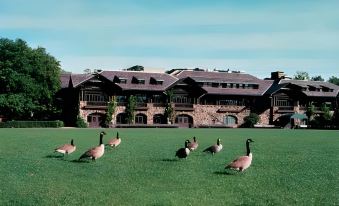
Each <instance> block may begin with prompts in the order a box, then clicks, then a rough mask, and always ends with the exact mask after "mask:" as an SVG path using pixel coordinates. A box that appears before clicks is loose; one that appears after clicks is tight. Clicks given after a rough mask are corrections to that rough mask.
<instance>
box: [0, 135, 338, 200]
mask: <svg viewBox="0 0 339 206" xmlns="http://www.w3.org/2000/svg"><path fill="white" fill-rule="evenodd" d="M103 130H104V131H106V133H107V135H106V136H105V138H104V141H106V142H107V141H108V139H110V138H111V137H112V136H115V132H116V131H119V133H120V136H121V138H122V143H121V145H120V146H119V147H118V148H117V149H115V150H106V152H105V154H104V156H103V157H102V158H101V159H98V160H97V161H96V162H89V163H88V162H84V163H79V162H77V161H74V160H76V159H78V158H79V156H80V155H81V154H82V153H83V152H84V151H86V150H87V149H88V148H90V147H92V146H95V145H97V144H98V141H99V132H100V131H101V130H97V129H0V205H213V206H214V205H338V204H339V132H338V131H321V130H276V129H266V130H265V129H118V130H115V129H114V130H113V129H103ZM194 135H195V136H196V137H197V139H198V142H199V148H198V150H197V151H195V152H193V153H191V155H190V156H189V157H188V158H187V159H184V160H178V161H177V160H176V159H175V157H174V155H175V151H176V150H177V149H178V148H180V147H182V146H183V145H184V141H185V139H188V138H191V137H193V136H194ZM248 137H251V138H252V139H253V140H254V141H255V142H254V143H253V144H252V153H253V162H252V166H251V167H250V168H249V169H248V170H247V171H245V172H244V173H242V174H237V173H231V174H230V173H226V172H225V171H224V166H225V164H226V163H228V162H230V161H231V160H233V159H234V158H235V157H237V156H239V155H243V154H244V152H245V140H246V138H248ZM71 138H73V139H74V141H75V144H76V145H77V151H76V152H75V153H73V154H71V155H70V156H69V157H68V158H67V159H63V158H56V157H55V156H54V153H53V149H54V148H55V147H57V146H59V145H62V144H64V143H68V142H69V141H70V139H71ZM217 138H221V140H222V144H223V146H224V149H223V150H222V151H221V152H220V153H218V154H216V155H215V156H211V155H208V154H204V153H202V150H203V149H204V148H206V147H207V146H210V145H211V144H214V143H215V142H216V139H217Z"/></svg>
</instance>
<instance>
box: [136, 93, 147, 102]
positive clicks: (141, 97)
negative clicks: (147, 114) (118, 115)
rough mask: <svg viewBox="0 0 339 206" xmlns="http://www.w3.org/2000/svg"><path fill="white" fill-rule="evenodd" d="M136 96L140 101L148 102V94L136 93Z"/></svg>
mask: <svg viewBox="0 0 339 206" xmlns="http://www.w3.org/2000/svg"><path fill="white" fill-rule="evenodd" d="M135 97H136V98H137V102H138V103H147V101H146V100H147V98H146V94H136V95H135Z"/></svg>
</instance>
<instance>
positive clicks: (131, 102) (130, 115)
mask: <svg viewBox="0 0 339 206" xmlns="http://www.w3.org/2000/svg"><path fill="white" fill-rule="evenodd" d="M136 106H137V98H136V97H135V96H133V95H131V96H129V98H128V102H127V106H126V115H127V117H126V118H127V123H128V124H134V118H135V114H134V113H135V108H136Z"/></svg>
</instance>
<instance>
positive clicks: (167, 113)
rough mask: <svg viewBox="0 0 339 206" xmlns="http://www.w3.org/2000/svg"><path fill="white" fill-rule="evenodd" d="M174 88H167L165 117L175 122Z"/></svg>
mask: <svg viewBox="0 0 339 206" xmlns="http://www.w3.org/2000/svg"><path fill="white" fill-rule="evenodd" d="M173 93H174V92H173V90H167V91H166V95H167V100H166V107H165V117H166V119H168V120H169V121H171V122H173V118H174V109H173V107H172V98H173Z"/></svg>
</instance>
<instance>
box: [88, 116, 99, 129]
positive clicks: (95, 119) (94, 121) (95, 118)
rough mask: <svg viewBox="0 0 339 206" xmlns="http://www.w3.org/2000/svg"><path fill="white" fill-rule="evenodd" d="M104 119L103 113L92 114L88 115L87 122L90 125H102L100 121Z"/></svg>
mask: <svg viewBox="0 0 339 206" xmlns="http://www.w3.org/2000/svg"><path fill="white" fill-rule="evenodd" d="M102 120H103V116H102V115H101V114H90V115H88V116H87V122H88V126H89V127H100V123H101V122H102Z"/></svg>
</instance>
